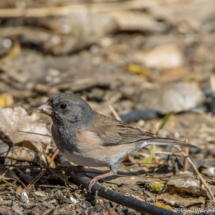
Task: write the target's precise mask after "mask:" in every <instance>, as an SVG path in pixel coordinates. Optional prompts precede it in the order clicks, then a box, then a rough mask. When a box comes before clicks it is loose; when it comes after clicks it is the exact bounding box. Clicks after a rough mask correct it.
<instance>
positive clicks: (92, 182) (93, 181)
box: [88, 175, 100, 192]
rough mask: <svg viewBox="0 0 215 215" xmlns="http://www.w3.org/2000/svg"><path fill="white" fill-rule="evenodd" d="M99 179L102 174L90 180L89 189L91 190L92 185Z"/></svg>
mask: <svg viewBox="0 0 215 215" xmlns="http://www.w3.org/2000/svg"><path fill="white" fill-rule="evenodd" d="M99 179H100V176H99V175H98V176H96V177H94V178H93V179H92V180H91V181H90V182H89V184H88V190H89V191H90V192H91V189H92V186H93V185H94V184H96V183H97V182H98V180H99Z"/></svg>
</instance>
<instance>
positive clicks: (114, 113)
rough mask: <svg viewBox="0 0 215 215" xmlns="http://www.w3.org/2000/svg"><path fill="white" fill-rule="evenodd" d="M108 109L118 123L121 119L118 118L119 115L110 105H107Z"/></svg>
mask: <svg viewBox="0 0 215 215" xmlns="http://www.w3.org/2000/svg"><path fill="white" fill-rule="evenodd" d="M108 107H109V108H110V110H111V112H112V113H113V115H114V116H115V118H116V119H117V120H119V121H122V119H121V118H120V116H119V114H118V113H117V112H116V111H115V110H114V108H113V107H112V105H110V104H109V105H108Z"/></svg>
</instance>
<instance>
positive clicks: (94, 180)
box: [88, 166, 117, 192]
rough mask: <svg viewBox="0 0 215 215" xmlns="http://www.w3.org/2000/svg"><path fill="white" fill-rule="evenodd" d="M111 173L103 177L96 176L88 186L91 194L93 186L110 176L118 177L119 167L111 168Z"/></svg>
mask: <svg viewBox="0 0 215 215" xmlns="http://www.w3.org/2000/svg"><path fill="white" fill-rule="evenodd" d="M110 169H111V170H110V172H107V173H105V174H102V175H97V176H95V177H94V178H93V179H92V180H91V181H90V183H89V184H88V189H89V191H90V192H91V188H92V186H93V185H94V184H95V183H97V182H98V180H100V179H102V178H105V177H108V176H112V175H116V173H117V167H116V166H111V168H110Z"/></svg>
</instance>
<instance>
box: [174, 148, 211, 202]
mask: <svg viewBox="0 0 215 215" xmlns="http://www.w3.org/2000/svg"><path fill="white" fill-rule="evenodd" d="M174 147H175V148H177V149H178V150H179V151H180V152H181V153H182V154H183V155H184V156H187V155H186V154H185V153H184V152H183V151H182V150H181V148H180V147H179V146H174ZM187 160H188V162H189V163H190V165H191V166H192V167H193V169H194V171H195V172H196V174H197V176H198V177H199V179H200V181H201V182H202V183H203V184H204V186H205V188H206V190H207V191H208V193H209V195H210V197H211V199H212V201H215V199H214V195H213V193H212V192H211V189H210V187H209V186H208V184H207V183H206V181H205V180H204V179H203V178H202V176H201V174H200V173H199V171H198V169H197V168H196V166H195V165H194V163H193V162H192V160H191V159H190V158H189V157H187Z"/></svg>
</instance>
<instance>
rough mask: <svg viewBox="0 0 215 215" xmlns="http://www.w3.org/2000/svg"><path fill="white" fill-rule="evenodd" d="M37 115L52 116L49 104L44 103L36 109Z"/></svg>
mask: <svg viewBox="0 0 215 215" xmlns="http://www.w3.org/2000/svg"><path fill="white" fill-rule="evenodd" d="M37 112H38V113H45V114H48V115H51V114H52V107H51V106H50V104H49V103H46V104H44V105H42V106H40V107H39V108H38V111H37Z"/></svg>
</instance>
